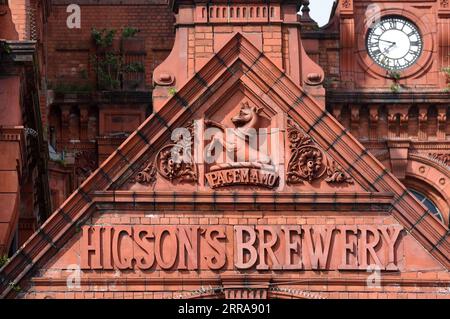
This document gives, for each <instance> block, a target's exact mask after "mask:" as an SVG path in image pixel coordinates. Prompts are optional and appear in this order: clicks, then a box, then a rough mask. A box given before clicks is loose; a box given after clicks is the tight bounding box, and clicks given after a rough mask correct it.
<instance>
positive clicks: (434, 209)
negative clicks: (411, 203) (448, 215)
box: [408, 188, 444, 222]
mask: <svg viewBox="0 0 450 319" xmlns="http://www.w3.org/2000/svg"><path fill="white" fill-rule="evenodd" d="M408 190H409V191H410V192H411V194H413V195H414V196H415V197H416V198H417V199H418V200H419V202H421V203H422V204H424V205H425V207H426V208H428V209H429V210H430V212H431V213H432V214H433V215H434V216H436V217H437V218H438V219H439V220H440V221H441V222H444V216H443V215H442V213H441V212H440V211H439V209H438V208H437V206H436V204H435V203H433V201H431V199H429V198H428V197H426V196H425V195H424V194H422V193H420V192H418V191H416V190H414V189H411V188H410V189H408Z"/></svg>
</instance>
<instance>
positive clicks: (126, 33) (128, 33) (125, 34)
mask: <svg viewBox="0 0 450 319" xmlns="http://www.w3.org/2000/svg"><path fill="white" fill-rule="evenodd" d="M140 31H141V30H139V29H136V28H133V27H125V28H124V29H123V31H122V38H124V39H126V38H132V37H134V36H135V35H136V34H137V33H139V32H140Z"/></svg>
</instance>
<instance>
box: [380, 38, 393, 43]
mask: <svg viewBox="0 0 450 319" xmlns="http://www.w3.org/2000/svg"><path fill="white" fill-rule="evenodd" d="M378 41H383V42H387V43H391V44H396V43H395V42H392V41H388V40H383V39H379V40H378Z"/></svg>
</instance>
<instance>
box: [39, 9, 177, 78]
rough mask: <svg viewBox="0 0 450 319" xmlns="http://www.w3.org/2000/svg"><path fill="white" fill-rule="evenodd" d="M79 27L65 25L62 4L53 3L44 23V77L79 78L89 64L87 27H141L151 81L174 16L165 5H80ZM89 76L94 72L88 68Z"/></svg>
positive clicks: (90, 46)
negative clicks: (73, 27)
mask: <svg viewBox="0 0 450 319" xmlns="http://www.w3.org/2000/svg"><path fill="white" fill-rule="evenodd" d="M80 7H81V28H80V29H69V28H68V27H67V25H66V20H67V17H68V16H69V15H70V13H67V12H66V9H67V6H66V5H53V7H52V13H51V16H50V17H49V25H48V34H47V37H48V61H55V62H54V63H49V68H48V78H49V80H50V81H52V82H58V81H64V80H77V79H81V77H82V75H81V73H82V72H83V70H88V69H89V67H90V56H91V55H92V54H93V43H92V40H91V30H92V28H96V29H103V28H107V29H117V30H118V32H117V34H118V35H120V34H121V31H122V29H123V28H124V27H134V28H138V29H140V30H141V32H140V33H139V37H143V38H145V48H146V52H147V57H146V60H145V69H146V82H147V84H148V85H151V79H152V76H151V73H152V72H153V69H154V68H155V67H156V66H157V65H158V64H160V63H161V62H162V61H163V60H164V59H165V58H166V56H167V55H168V54H169V52H170V50H171V48H172V45H173V39H174V26H173V25H174V17H173V14H172V12H171V10H170V9H169V8H168V6H167V5H164V4H159V5H152V4H149V5H80ZM116 37H117V36H116ZM89 75H90V77H91V78H93V77H94V74H92V72H90V74H89Z"/></svg>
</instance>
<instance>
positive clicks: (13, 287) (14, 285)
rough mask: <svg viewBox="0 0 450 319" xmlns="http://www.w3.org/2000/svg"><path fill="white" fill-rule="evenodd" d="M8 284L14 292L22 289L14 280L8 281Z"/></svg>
mask: <svg viewBox="0 0 450 319" xmlns="http://www.w3.org/2000/svg"><path fill="white" fill-rule="evenodd" d="M9 286H10V287H11V289H12V290H14V291H15V292H20V291H21V290H22V288H20V286H19V285H18V284H15V283H14V282H10V283H9Z"/></svg>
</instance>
